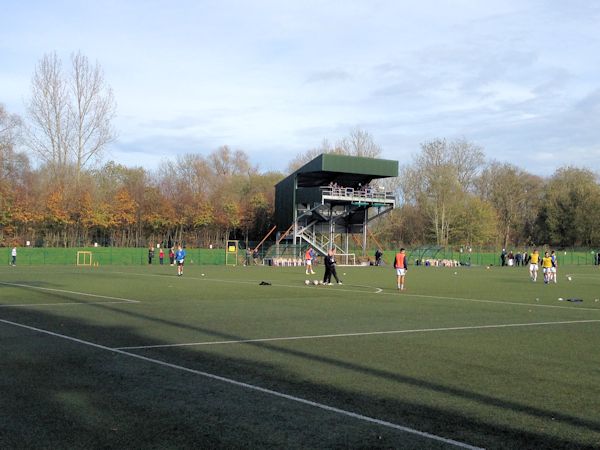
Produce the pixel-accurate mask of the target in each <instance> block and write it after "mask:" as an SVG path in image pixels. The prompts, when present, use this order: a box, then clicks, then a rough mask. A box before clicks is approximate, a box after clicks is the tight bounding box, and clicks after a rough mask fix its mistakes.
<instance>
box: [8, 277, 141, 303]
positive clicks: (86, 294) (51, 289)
mask: <svg viewBox="0 0 600 450" xmlns="http://www.w3.org/2000/svg"><path fill="white" fill-rule="evenodd" d="M0 284H3V285H5V286H16V287H22V288H27V289H36V290H40V291H49V292H60V293H63V294H74V295H81V296H85V297H94V298H105V299H107V300H115V301H114V302H110V303H140V301H139V300H132V299H130V298H121V297H111V296H109V295H100V294H90V293H87V292H78V291H68V290H66V289H54V288H47V287H41V286H32V285H30V284H20V283H8V282H6V281H0ZM97 303H98V302H96V304H97ZM103 303H109V302H103ZM54 304H55V305H62V304H88V305H89V304H90V303H83V302H81V303H76V302H73V303H54ZM48 305H50V304H48ZM0 306H19V305H0ZM24 306H25V305H24ZM27 306H29V305H27ZM31 306H34V305H31Z"/></svg>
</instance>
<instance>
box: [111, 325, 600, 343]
mask: <svg viewBox="0 0 600 450" xmlns="http://www.w3.org/2000/svg"><path fill="white" fill-rule="evenodd" d="M597 322H600V319H597V320H594V319H589V320H568V321H561V322H532V323H508V324H500V325H473V326H464V327H446V328H422V329H413V330H393V331H370V332H364V333H341V334H318V335H313V336H288V337H274V338H261V339H240V340H237V341H205V342H189V343H183V344H159V345H140V346H135V347H115V349H116V350H137V349H147V348H165V347H187V346H199V345H220V344H245V343H251V342H272V341H299V340H303V339H327V338H338V337H354V336H376V335H382V334H404V333H427V332H433V331H461V330H483V329H488V328H516V327H533V326H542V325H565V324H574V323H597Z"/></svg>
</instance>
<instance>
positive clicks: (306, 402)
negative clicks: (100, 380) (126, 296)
mask: <svg viewBox="0 0 600 450" xmlns="http://www.w3.org/2000/svg"><path fill="white" fill-rule="evenodd" d="M0 322H2V323H5V324H8V325H13V326H15V327H20V328H25V329H27V330H31V331H36V332H39V333H44V334H47V335H50V336H54V337H57V338H61V339H65V340H68V341H72V342H76V343H79V344H83V345H87V346H90V347H94V348H97V349H100V350H105V351H108V352H112V353H117V354H120V355H124V356H129V357H131V358H135V359H139V360H142V361H146V362H149V363H152V364H157V365H159V366H163V367H169V368H171V369H176V370H180V371H183V372H187V373H191V374H194V375H199V376H202V377H205V378H210V379H212V380H217V381H221V382H224V383H228V384H231V385H234V386H238V387H241V388H245V389H249V390H252V391H257V392H262V393H264V394H268V395H272V396H275V397H279V398H283V399H286V400H291V401H293V402H296V403H301V404H304V405H308V406H312V407H315V408H319V409H322V410H325V411H329V412H333V413H336V414H340V415H343V416H346V417H351V418H353V419H358V420H362V421H364V422H369V423H373V424H376V425H381V426H384V427H387V428H392V429H395V430H398V431H403V432H405V433H410V434H413V435H417V436H420V437H424V438H427V439H431V440H435V441H438V442H443V443H445V444H450V445H454V446H456V447H460V448H466V449H472V450H482V449H481V448H480V447H475V446H473V445H470V444H466V443H464V442H460V441H455V440H453V439H448V438H445V437H442V436H437V435H435V434H431V433H427V432H424V431H419V430H415V429H413V428H409V427H405V426H402V425H398V424H395V423H392V422H387V421H385V420H380V419H376V418H373V417H369V416H364V415H362V414H358V413H354V412H351V411H346V410H344V409H340V408H335V407H333V406H328V405H325V404H323V403H318V402H313V401H311V400H306V399H303V398H301V397H296V396H293V395H289V394H284V393H282V392H278V391H274V390H272V389H267V388H263V387H260V386H256V385H253V384H249V383H244V382H242V381H237V380H234V379H231V378H226V377H222V376H220V375H215V374H212V373H209V372H203V371H200V370H195V369H190V368H189V367H184V366H180V365H178V364H171V363H168V362H165V361H161V360H158V359H154V358H148V357H146V356H141V355H136V354H135V353H130V352H126V351H123V350H119V349H115V348H110V347H106V346H104V345H100V344H95V343H93V342H90V341H85V340H83V339H77V338H74V337H71V336H67V335H64V334H59V333H54V332H52V331H48V330H44V329H41V328H36V327H32V326H29V325H24V324H21V323H17V322H12V321H10V320H4V319H0Z"/></svg>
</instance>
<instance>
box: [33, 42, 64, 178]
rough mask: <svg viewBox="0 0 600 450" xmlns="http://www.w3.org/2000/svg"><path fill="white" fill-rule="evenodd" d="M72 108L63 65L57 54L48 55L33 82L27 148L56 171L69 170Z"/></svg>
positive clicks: (37, 70) (41, 62) (36, 72)
mask: <svg viewBox="0 0 600 450" xmlns="http://www.w3.org/2000/svg"><path fill="white" fill-rule="evenodd" d="M68 104H69V95H68V89H67V86H66V80H65V79H64V76H63V73H62V63H61V61H60V59H59V58H58V55H57V54H56V53H52V54H49V55H44V57H43V58H42V59H41V61H40V62H39V63H38V65H37V67H36V69H35V72H34V74H33V78H32V80H31V99H30V101H29V103H28V105H27V113H28V116H29V126H28V127H27V128H26V144H27V146H28V147H29V148H30V149H31V150H32V151H33V153H34V154H35V155H36V156H38V157H39V158H40V159H41V160H42V161H43V162H44V163H47V164H49V165H50V166H51V167H52V169H53V170H56V169H59V168H63V167H65V166H66V165H67V162H68V153H69V139H70V128H71V123H70V116H69V106H68Z"/></svg>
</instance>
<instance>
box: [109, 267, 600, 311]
mask: <svg viewBox="0 0 600 450" xmlns="http://www.w3.org/2000/svg"><path fill="white" fill-rule="evenodd" d="M105 273H117V274H122V275H137V276H140V277H161V276H164V275H154V274H151V273H136V272H105ZM181 278H182V279H183V278H186V279H188V280H199V281H212V282H217V283H229V284H253V285H255V284H257V281H254V280H252V281H244V280H224V279H220V278H209V277H185V276H184V277H181ZM273 286H277V287H287V288H293V289H331V292H351V293H354V294H380V295H391V296H394V297H397V298H402V297H418V298H431V299H436V300H457V301H461V302H474V303H491V304H498V305H513V306H527V307H529V308H553V309H567V310H569V311H573V310H578V311H596V312H600V308H586V307H584V306H559V305H544V304H539V303H521V302H509V301H504V300H484V299H478V298H464V297H445V296H441V295H424V294H411V293H409V292H407V291H403V292H402V293H399V292H398V291H397V290H396V289H394V292H383V289H382V288H378V287H376V286H364V285H342V286H356V287H364V288H368V289H375V291H373V292H368V291H357V290H356V289H345V288H342V287H339V286H321V285H319V286H305V285H304V284H302V285H295V284H278V283H276V284H274V285H273Z"/></svg>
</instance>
